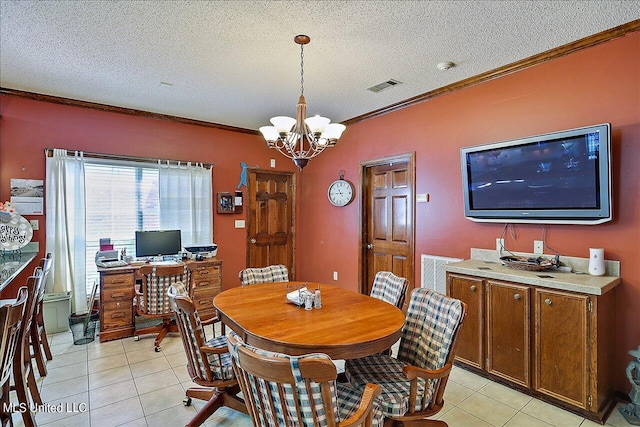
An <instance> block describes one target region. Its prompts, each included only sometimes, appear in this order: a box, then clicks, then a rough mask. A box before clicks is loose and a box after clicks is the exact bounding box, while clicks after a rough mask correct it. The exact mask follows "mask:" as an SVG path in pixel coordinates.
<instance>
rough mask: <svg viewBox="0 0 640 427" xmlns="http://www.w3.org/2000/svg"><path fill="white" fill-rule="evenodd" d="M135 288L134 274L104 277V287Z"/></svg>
mask: <svg viewBox="0 0 640 427" xmlns="http://www.w3.org/2000/svg"><path fill="white" fill-rule="evenodd" d="M124 285H128V286H130V287H131V286H133V273H122V274H105V275H103V276H102V286H105V287H113V286H124Z"/></svg>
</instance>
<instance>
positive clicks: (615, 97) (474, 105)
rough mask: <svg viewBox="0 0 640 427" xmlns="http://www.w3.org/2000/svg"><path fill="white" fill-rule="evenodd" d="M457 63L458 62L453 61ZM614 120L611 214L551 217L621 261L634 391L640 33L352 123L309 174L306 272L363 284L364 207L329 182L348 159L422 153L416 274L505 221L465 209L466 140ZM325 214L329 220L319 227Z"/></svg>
mask: <svg viewBox="0 0 640 427" xmlns="http://www.w3.org/2000/svg"><path fill="white" fill-rule="evenodd" d="M452 72H455V69H454V70H452ZM603 122H609V123H611V126H612V139H613V141H612V154H613V198H614V220H613V221H612V222H609V223H606V224H602V225H594V226H585V225H583V226H578V225H551V226H548V232H547V239H546V240H547V244H548V245H549V246H551V247H552V248H554V249H557V250H558V251H560V253H561V254H562V255H567V256H577V257H585V258H586V257H588V256H589V249H588V248H589V247H603V248H605V254H606V257H607V259H612V260H618V261H620V263H621V270H622V284H621V285H620V286H618V288H617V297H616V300H617V316H616V330H615V331H611V333H615V334H616V338H617V343H616V366H615V370H616V384H617V385H618V387H619V390H621V391H623V392H624V393H626V392H627V391H628V390H627V388H628V386H629V385H628V382H627V381H626V378H625V377H624V368H625V367H626V365H627V364H628V363H629V361H630V360H631V357H630V356H629V355H627V351H628V350H631V349H634V348H637V347H638V345H640V320H639V317H638V313H639V312H640V262H639V261H638V260H639V259H640V243H639V242H640V198H639V195H640V188H639V182H640V173H639V171H640V167H639V166H638V162H639V161H640V33H635V34H632V35H629V36H627V37H624V38H621V39H617V40H614V41H611V42H608V43H605V44H602V45H599V46H596V47H593V48H590V49H587V50H583V51H580V52H577V53H575V54H572V55H568V56H565V57H562V58H559V59H556V60H552V61H549V62H546V63H544V64H541V65H537V66H535V67H532V68H529V69H527V70H525V71H521V72H518V73H514V74H511V75H508V76H506V77H502V78H499V79H497V80H494V81H491V82H487V83H483V84H479V85H476V86H472V87H469V88H466V89H463V90H460V91H457V92H454V93H451V94H447V95H443V96H440V97H437V98H434V99H432V100H430V101H426V102H423V103H421V104H418V105H415V106H412V107H409V108H405V109H402V110H399V111H396V112H394V113H389V114H386V115H384V116H381V117H376V118H373V119H370V120H366V121H363V122H359V123H357V124H354V125H352V126H349V127H348V128H347V130H346V131H345V133H344V135H343V137H342V139H341V141H340V143H339V144H338V146H336V147H335V148H333V149H332V151H328V152H325V153H323V154H322V155H321V156H320V157H319V158H318V161H316V163H314V164H311V165H310V166H309V167H308V168H307V169H305V171H304V173H303V174H302V175H303V177H302V197H301V201H300V206H299V209H300V220H301V221H302V224H301V232H302V233H301V235H304V236H305V238H304V239H299V241H298V245H299V246H298V252H299V253H301V254H313V256H309V257H305V259H304V260H303V261H302V263H301V264H302V265H301V266H300V269H299V270H298V274H299V277H303V278H305V279H311V280H318V281H321V282H322V281H324V282H329V283H333V282H332V271H338V273H339V279H340V280H339V283H340V284H341V285H343V286H345V287H348V288H350V289H353V290H357V286H358V277H359V272H358V252H359V248H358V235H359V224H358V216H359V206H358V202H354V203H352V204H350V205H348V206H347V207H344V208H337V207H333V206H331V205H330V204H329V203H328V202H327V201H326V195H325V194H326V191H327V187H328V185H329V183H330V182H331V181H333V180H334V179H337V177H338V171H339V170H340V169H345V171H346V178H347V179H351V180H352V181H353V182H354V183H356V185H358V184H357V181H358V174H359V164H360V162H361V161H364V160H371V159H375V158H379V157H384V156H388V155H391V154H397V153H404V152H415V155H416V193H428V194H430V196H431V197H430V200H431V201H430V202H429V203H417V204H416V235H415V242H416V245H415V247H416V258H415V266H416V268H415V278H416V281H417V282H418V286H419V280H420V254H423V253H424V254H432V255H440V256H453V257H460V258H468V257H469V255H470V253H469V249H470V248H472V247H476V248H488V249H493V248H495V239H496V237H499V236H500V233H501V231H502V228H503V226H504V224H490V223H474V222H471V221H469V220H466V219H465V218H464V216H463V208H462V191H461V188H462V183H461V177H460V160H459V149H460V147H463V146H468V145H475V144H483V143H488V142H494V141H501V140H508V139H513V138H518V137H523V136H529V135H536V134H540V133H545V132H551V131H557V130H562V129H570V128H574V127H580V126H586V125H592V124H597V123H603ZM319 224H322V226H319ZM515 230H516V235H515V239H513V238H512V237H511V236H510V235H508V236H506V244H507V247H508V248H509V249H511V250H516V251H524V252H532V251H533V240H541V238H542V228H541V226H540V225H528V224H522V225H516V226H515Z"/></svg>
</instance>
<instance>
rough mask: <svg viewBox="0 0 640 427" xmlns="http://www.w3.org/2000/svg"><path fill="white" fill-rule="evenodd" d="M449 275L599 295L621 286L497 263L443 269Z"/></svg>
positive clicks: (464, 263) (584, 276)
mask: <svg viewBox="0 0 640 427" xmlns="http://www.w3.org/2000/svg"><path fill="white" fill-rule="evenodd" d="M445 269H446V271H449V272H451V273H459V274H468V275H473V276H478V277H484V278H487V279H497V280H506V281H510V282H517V283H523V284H526V285H533V286H542V287H545V288H550V289H560V290H563V291H573V292H580V293H583V294H591V295H602V294H604V293H605V292H608V291H610V290H611V289H613V288H614V287H615V286H617V285H618V284H619V283H620V277H613V276H591V275H589V274H584V273H564V272H561V271H557V270H545V271H523V270H516V269H514V268H510V267H507V266H505V265H503V264H502V263H501V262H500V261H491V260H479V259H469V260H465V261H461V262H454V263H451V264H446V265H445Z"/></svg>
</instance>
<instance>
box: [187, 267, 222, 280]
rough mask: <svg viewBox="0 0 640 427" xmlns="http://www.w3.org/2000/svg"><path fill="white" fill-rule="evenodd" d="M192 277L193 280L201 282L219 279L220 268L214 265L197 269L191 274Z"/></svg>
mask: <svg viewBox="0 0 640 427" xmlns="http://www.w3.org/2000/svg"><path fill="white" fill-rule="evenodd" d="M191 275H192V276H193V280H196V281H197V280H202V279H206V278H209V277H217V278H220V266H219V265H216V266H214V267H206V268H198V269H196V270H193V271H192V272H191Z"/></svg>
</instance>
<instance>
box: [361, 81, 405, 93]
mask: <svg viewBox="0 0 640 427" xmlns="http://www.w3.org/2000/svg"><path fill="white" fill-rule="evenodd" d="M401 84H402V82H399V81H398V80H393V79H390V80H387V81H386V82H382V83H379V84H377V85H375V86H371V87H370V88H367V90H370V91H371V92H373V93H378V92H382V91H383V90H386V89H389V88H390V87H394V86H396V85H401Z"/></svg>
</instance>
